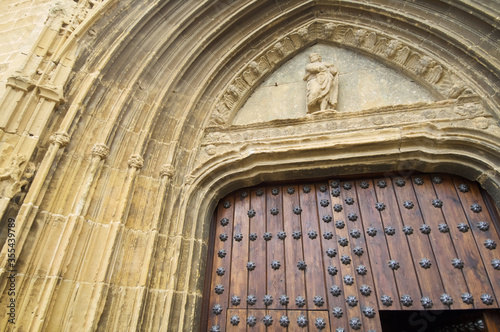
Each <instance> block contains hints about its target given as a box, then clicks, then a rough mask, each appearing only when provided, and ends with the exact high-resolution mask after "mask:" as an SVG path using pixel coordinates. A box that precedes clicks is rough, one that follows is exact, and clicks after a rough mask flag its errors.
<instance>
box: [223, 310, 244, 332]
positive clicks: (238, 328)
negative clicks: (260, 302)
mask: <svg viewBox="0 0 500 332" xmlns="http://www.w3.org/2000/svg"><path fill="white" fill-rule="evenodd" d="M233 315H236V316H238V317H239V318H240V323H239V324H238V325H232V324H231V317H232V316H233ZM246 320H247V311H246V310H245V309H228V311H227V319H226V331H231V332H244V331H246V330H247V322H246Z"/></svg>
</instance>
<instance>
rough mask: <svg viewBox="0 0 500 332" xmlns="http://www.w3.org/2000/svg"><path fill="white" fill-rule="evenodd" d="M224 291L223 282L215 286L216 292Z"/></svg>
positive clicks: (219, 293)
mask: <svg viewBox="0 0 500 332" xmlns="http://www.w3.org/2000/svg"><path fill="white" fill-rule="evenodd" d="M222 293H224V286H223V285H221V284H219V285H217V286H215V294H218V295H221V294H222Z"/></svg>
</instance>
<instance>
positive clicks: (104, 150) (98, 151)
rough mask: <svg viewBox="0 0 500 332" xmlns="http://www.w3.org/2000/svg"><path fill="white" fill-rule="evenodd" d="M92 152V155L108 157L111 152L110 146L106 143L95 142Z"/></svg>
mask: <svg viewBox="0 0 500 332" xmlns="http://www.w3.org/2000/svg"><path fill="white" fill-rule="evenodd" d="M91 154H92V157H99V158H101V159H106V157H107V156H108V154H109V148H108V147H107V146H106V145H105V144H94V146H93V147H92V152H91Z"/></svg>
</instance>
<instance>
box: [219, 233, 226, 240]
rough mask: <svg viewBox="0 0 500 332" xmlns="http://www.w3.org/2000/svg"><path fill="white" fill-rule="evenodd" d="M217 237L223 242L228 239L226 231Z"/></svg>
mask: <svg viewBox="0 0 500 332" xmlns="http://www.w3.org/2000/svg"><path fill="white" fill-rule="evenodd" d="M219 239H220V240H221V241H222V242H225V241H227V239H228V236H227V234H226V233H222V234H221V235H219Z"/></svg>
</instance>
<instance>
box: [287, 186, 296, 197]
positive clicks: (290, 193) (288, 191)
mask: <svg viewBox="0 0 500 332" xmlns="http://www.w3.org/2000/svg"><path fill="white" fill-rule="evenodd" d="M286 192H287V194H288V195H292V194H293V193H295V189H294V188H293V187H290V188H288V189H287V190H286Z"/></svg>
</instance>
